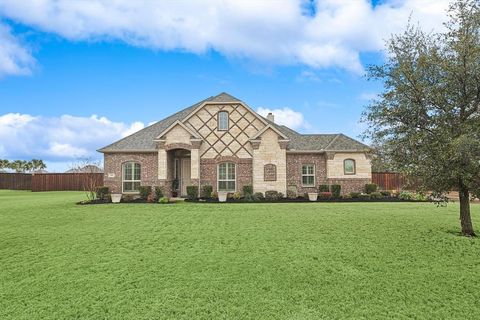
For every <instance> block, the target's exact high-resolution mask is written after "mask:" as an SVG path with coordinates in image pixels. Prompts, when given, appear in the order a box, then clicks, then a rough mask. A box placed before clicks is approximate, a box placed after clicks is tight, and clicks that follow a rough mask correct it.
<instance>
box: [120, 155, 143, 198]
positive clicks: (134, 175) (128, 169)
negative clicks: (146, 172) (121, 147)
mask: <svg viewBox="0 0 480 320" xmlns="http://www.w3.org/2000/svg"><path fill="white" fill-rule="evenodd" d="M140 177H141V175H140V163H137V162H125V163H124V164H123V166H122V186H123V192H137V191H138V188H139V187H140V180H141V179H140Z"/></svg>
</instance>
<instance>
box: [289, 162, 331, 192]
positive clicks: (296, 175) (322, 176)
mask: <svg viewBox="0 0 480 320" xmlns="http://www.w3.org/2000/svg"><path fill="white" fill-rule="evenodd" d="M307 164H313V165H315V187H313V188H311V187H303V186H302V166H303V165H307ZM326 179H327V170H326V158H325V155H324V154H318V153H311V154H296V153H287V188H288V186H297V193H298V195H303V194H304V193H306V192H317V191H318V185H319V184H323V183H325V182H326Z"/></svg>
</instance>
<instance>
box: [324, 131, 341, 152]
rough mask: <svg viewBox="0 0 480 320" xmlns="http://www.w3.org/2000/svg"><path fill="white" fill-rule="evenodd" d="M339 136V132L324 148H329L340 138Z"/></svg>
mask: <svg viewBox="0 0 480 320" xmlns="http://www.w3.org/2000/svg"><path fill="white" fill-rule="evenodd" d="M339 136H340V134H338V133H337V134H336V135H335V137H334V138H333V139H332V140H331V141H330V142H329V143H328V144H327V146H326V147H325V148H324V149H325V150H327V149H328V148H329V147H330V146H331V145H332V143H333V142H334V141H335V140H337V139H338V137H339Z"/></svg>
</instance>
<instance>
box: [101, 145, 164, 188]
mask: <svg viewBox="0 0 480 320" xmlns="http://www.w3.org/2000/svg"><path fill="white" fill-rule="evenodd" d="M157 158H158V154H157V153H135V154H134V153H105V154H104V167H105V175H104V184H105V186H107V187H109V188H110V191H111V192H113V193H121V192H122V164H123V163H125V162H130V161H134V162H138V163H140V166H141V169H140V170H141V171H140V172H141V184H142V185H145V186H154V185H158V179H157V177H158V160H157ZM109 175H110V176H111V175H113V176H111V177H109Z"/></svg>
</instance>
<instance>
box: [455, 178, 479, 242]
mask: <svg viewBox="0 0 480 320" xmlns="http://www.w3.org/2000/svg"><path fill="white" fill-rule="evenodd" d="M458 194H459V196H460V225H461V226H462V234H463V235H464V236H468V237H474V236H475V232H473V225H472V218H471V216H470V193H469V191H468V189H467V187H466V186H465V185H464V184H463V183H461V182H460V186H459V189H458Z"/></svg>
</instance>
